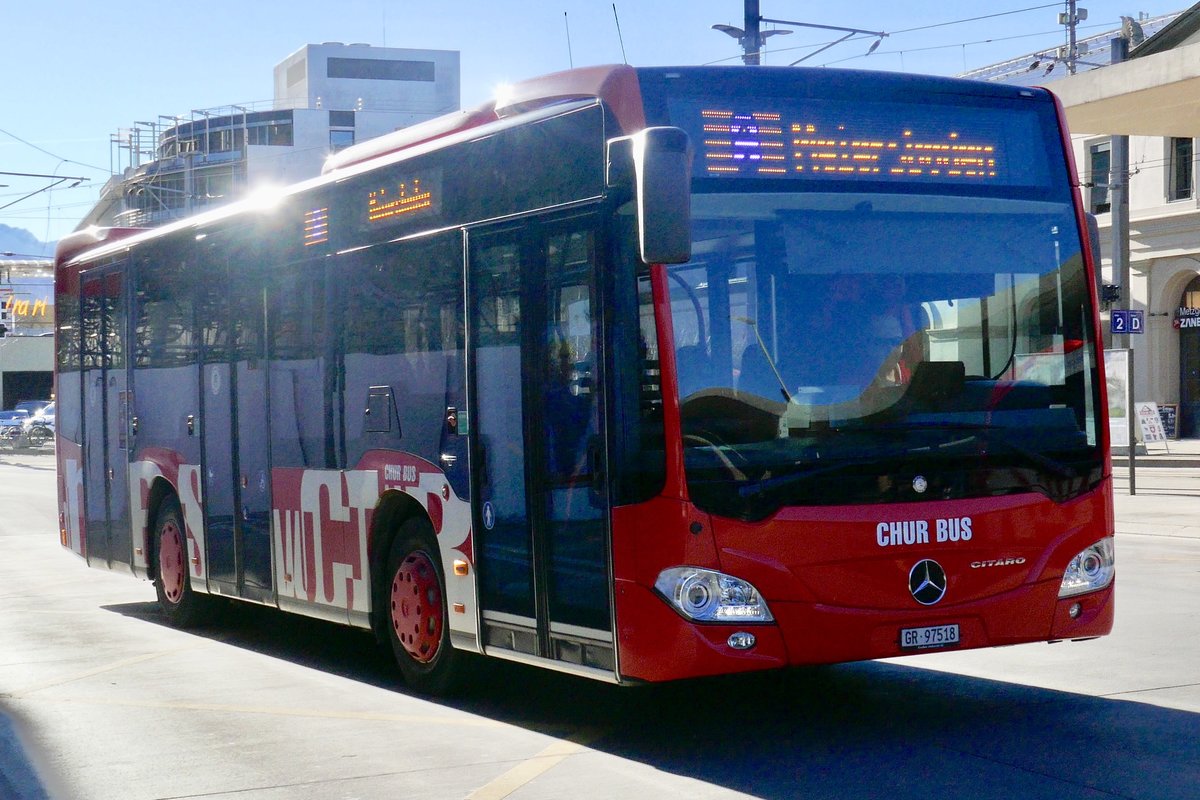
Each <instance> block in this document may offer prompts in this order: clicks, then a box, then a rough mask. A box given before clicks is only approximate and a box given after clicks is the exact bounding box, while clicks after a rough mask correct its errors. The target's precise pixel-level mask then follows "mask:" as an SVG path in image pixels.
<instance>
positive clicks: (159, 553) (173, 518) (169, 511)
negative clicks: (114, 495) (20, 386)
mask: <svg viewBox="0 0 1200 800" xmlns="http://www.w3.org/2000/svg"><path fill="white" fill-rule="evenodd" d="M185 530H186V529H185V528H184V525H183V513H182V512H181V511H180V509H179V499H178V498H177V497H175V495H170V496H169V497H165V498H163V501H162V503H161V504H160V505H159V507H158V514H157V515H156V516H155V518H154V558H155V565H154V567H155V569H154V589H155V592H156V593H157V594H158V606H159V608H161V609H162V612H163V616H165V617H166V618H167V621H168V622H170V623H171V625H173V626H174V627H176V628H192V627H196V626H197V625H201V624H203V623H205V622H207V621H208V620H209V619H211V617H212V607H213V599H212V598H211V597H209V596H208V595H202V594H199V593H198V592H195V591H193V590H192V584H191V581H190V579H189V577H188V557H187V537H186V534H185Z"/></svg>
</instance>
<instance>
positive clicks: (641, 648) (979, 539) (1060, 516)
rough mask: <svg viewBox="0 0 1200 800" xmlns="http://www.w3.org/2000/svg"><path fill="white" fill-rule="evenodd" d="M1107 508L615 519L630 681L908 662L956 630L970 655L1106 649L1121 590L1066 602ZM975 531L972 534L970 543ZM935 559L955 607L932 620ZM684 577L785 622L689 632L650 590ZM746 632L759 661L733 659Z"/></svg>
mask: <svg viewBox="0 0 1200 800" xmlns="http://www.w3.org/2000/svg"><path fill="white" fill-rule="evenodd" d="M1110 498H1111V494H1110V492H1109V486H1108V485H1107V483H1106V485H1104V486H1101V487H1100V488H1098V489H1097V490H1095V491H1092V492H1089V493H1088V494H1086V495H1084V496H1083V497H1081V498H1078V499H1076V500H1073V501H1071V502H1068V503H1063V504H1061V505H1059V504H1055V503H1054V502H1052V501H1050V500H1048V499H1046V498H1045V497H1043V496H1041V495H1038V494H1025V495H1013V496H1008V497H999V498H984V499H976V500H962V501H953V502H928V503H908V504H903V505H879V506H830V507H815V508H786V509H783V510H781V511H780V512H779V513H777V514H776V515H775V516H774V517H771V518H770V519H767V520H764V521H762V522H758V523H744V522H738V521H734V520H726V519H719V518H715V519H714V518H709V517H708V516H707V515H705V514H703V513H701V512H697V511H696V510H695V509H694V508H693V507H691V505H690V504H688V503H676V502H672V501H665V500H661V499H660V500H656V501H653V502H651V503H647V504H645V505H644V506H639V507H636V508H625V509H618V510H617V511H616V513H614V518H613V521H614V535H613V539H614V542H615V543H617V545H618V549H617V551H616V553H615V558H614V567H615V572H616V577H617V586H616V598H617V622H618V632H619V634H618V635H619V642H620V648H621V668H622V674H623V675H624V676H625V677H629V678H638V679H642V680H652V681H654V680H670V679H676V678H686V677H696V676H701V675H717V674H723V673H730V672H739V671H746V670H756V669H766V668H776V667H785V666H795V665H801V664H824V663H836V662H841V661H857V660H863V659H873V658H886V657H891V656H900V655H905V654H911V653H912V652H914V651H911V650H908V651H906V650H903V649H901V647H900V642H899V632H900V629H901V628H904V627H921V626H929V625H941V624H949V623H957V624H958V625H959V626H960V633H961V641H960V642H959V643H958V644H957V645H955V646H954V647H956V648H958V649H969V648H977V647H992V646H999V645H1008V644H1018V643H1022V642H1038V641H1051V640H1056V639H1081V638H1090V637H1095V636H1101V635H1104V634H1107V633H1108V632H1110V631H1111V629H1112V624H1113V593H1114V587H1113V585H1111V584H1110V586H1109V587H1108V588H1107V589H1105V590H1102V591H1098V592H1093V593H1090V594H1086V595H1081V596H1079V597H1073V598H1067V599H1064V600H1059V599H1058V590H1059V585H1060V584H1061V581H1062V576H1063V572H1064V570H1065V569H1066V567H1067V565H1068V563H1069V562H1070V561H1071V559H1072V558H1074V557H1075V555H1077V554H1078V553H1079V552H1080V551H1081V550H1083V549H1085V548H1086V547H1088V546H1089V545H1091V544H1093V543H1095V542H1096V541H1098V540H1100V539H1102V538H1104V537H1105V536H1107V535H1110V533H1111V531H1112V526H1113V516H1112V514H1113V510H1112V503H1111V499H1110ZM964 518H965V519H969V521H970V522H969V531H970V538H969V539H966V540H964V539H963V536H964V531H965V530H968V528H966V527H964V526H963V524H962V520H963V519H964ZM939 520H942V521H945V524H942V525H940V526H939V524H938V521H939ZM951 520H958V521H959V522H958V525H957V526H955V525H953V524H951V523H950V521H951ZM921 521H924V522H925V523H926V526H925V527H924V530H926V531H927V537H922V536H920V535H919V534H917V533H916V531H919V530H922V529H921V528H916V527H914V526H911V525H910V526H903V525H897V526H896V528H895V530H897V531H905V532H908V533H909V534H910V535H911V536H912V538H916V539H918V540H922V539H925V538H927V541H917V542H914V543H912V544H906V543H904V541H903V539H904V534H900V535H899V536H898V539H899V541H898V542H897V543H894V544H893V543H892V537H891V533H890V531H891V530H892V528H890V527H888V528H887V529H886V531H881V525H882V526H890V525H892V524H893V523H917V522H921ZM684 531H687V533H686V534H684ZM939 531H941V532H942V534H943V537H944V539H945V540H944V541H938V538H939ZM952 536H953V537H954V539H956V540H951V537H952ZM881 538H882V539H883V540H886V541H887V544H880V541H881ZM925 558H932V559H934V560H936V561H937V562H938V563H939V564H941V565H942V567H944V568H945V571H946V574H947V587H946V594H945V597H944V598H943V599H942V600H941V601H940V602H939V603H937V604H935V605H932V606H922V605H920V604H919V603H918V602H917V601H916V600H914V599H913V596H912V594H911V593H910V591H909V572H910V571H911V570H912V568H913V566H914V565H915V564H916V563H917V562H918V561H921V560H922V559H925ZM714 559H715V561H716V562H717V563H715V564H714V563H713V561H714ZM680 564H689V565H693V566H702V567H709V568H716V569H720V570H721V571H722V572H725V573H727V574H730V575H734V576H737V577H739V578H742V579H744V580H747V581H749V582H750V583H752V584H753V585H754V586H755V587H756V588H757V589H758V590H759V591H760V592H761V593H762V595H763V597H764V599H765V600H766V603H767V606H768V607H769V608H770V610H771V612H772V614H773V615H774V617H775V622H774V623H770V624H761V623H760V624H744V625H740V626H739V625H713V624H696V623H693V622H690V621H688V620H685V619H684V618H683V617H682V616H681V615H680V614H678V613H676V612H675V611H674V609H673V608H672V607H671V606H669V605H668V604H667V602H666V601H665V600H663V599H662V598H661V597H659V596H658V594H657V593H655V591H654V589H653V585H654V579H655V577H656V576H657V574H658V572H659V571H660V570H661V569H664V568H666V567H670V566H675V565H680ZM1076 604H1079V606H1080V609H1079V611H1078V612H1077V614H1076V616H1075V617H1074V618H1072V617H1071V616H1070V613H1069V612H1070V609H1071V607H1072V606H1074V605H1076ZM737 631H748V632H750V633H753V634H754V635H755V637H756V638H757V640H758V643H757V644H756V646H755V647H753V648H751V649H750V650H745V651H739V650H735V649H734V648H732V647H730V646H729V645H728V644H727V643H726V640H727V639H728V638H729V636H730V634H732V633H734V632H737Z"/></svg>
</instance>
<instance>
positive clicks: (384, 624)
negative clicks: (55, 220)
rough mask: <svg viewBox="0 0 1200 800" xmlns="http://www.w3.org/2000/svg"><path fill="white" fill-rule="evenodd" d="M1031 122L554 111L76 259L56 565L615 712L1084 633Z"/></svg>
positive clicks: (627, 92) (699, 79)
mask: <svg viewBox="0 0 1200 800" xmlns="http://www.w3.org/2000/svg"><path fill="white" fill-rule="evenodd" d="M1075 186H1076V179H1075V173H1074V167H1073V164H1072V162H1071V156H1070V153H1069V148H1068V146H1067V137H1066V133H1065V130H1064V126H1063V120H1062V113H1061V109H1060V108H1059V106H1058V104H1057V103H1056V101H1055V100H1054V98H1053V97H1052V95H1050V94H1049V93H1048V92H1045V91H1042V90H1038V89H1027V88H1021V87H1010V86H1000V85H993V84H982V83H971V82H964V81H959V80H951V79H941V78H926V77H917V76H912V75H903V74H886V73H868V72H855V71H840V70H829V69H822V70H804V69H776V68H742V67H738V68H701V67H687V68H673V69H668V68H653V69H635V68H631V67H627V66H616V67H597V68H588V69H580V70H573V71H570V72H565V73H560V74H557V75H552V76H548V77H545V78H540V79H537V80H532V81H529V82H526V83H522V84H518V85H516V86H514V87H512V88H511V91H509V92H507V93H506V94H505V96H504V97H502V98H499V99H497V101H496V102H495V103H494V104H490V105H489V106H487V107H486V108H483V109H477V110H475V111H472V112H470V113H459V114H454V115H451V116H448V117H445V118H442V119H440V120H436V121H434V122H432V123H426V124H422V125H418V126H415V127H413V128H410V129H406V130H403V131H399V132H397V133H395V134H392V135H388V136H385V137H381V138H379V139H377V140H374V141H371V142H366V143H363V144H361V145H359V146H357V147H353V148H350V149H348V150H346V151H343V152H342V153H339V154H337V155H336V156H334V157H333V158H332V159H331V160H330V162H329V164H328V166H327V168H326V170H325V174H323V175H322V176H321V177H319V178H316V179H313V180H311V181H308V182H306V183H303V184H300V185H297V186H293V187H291V188H289V189H287V190H285V191H283V192H281V193H280V194H279V196H278V197H276V198H274V201H273V202H272V203H263V202H261V201H246V202H242V203H239V204H236V205H232V206H230V207H228V208H226V209H223V210H218V211H214V212H211V213H205V214H202V215H199V216H196V217H193V218H189V219H186V220H183V221H180V222H176V223H173V224H170V225H168V226H165V227H163V228H160V229H155V230H151V231H130V230H107V231H96V230H92V231H84V232H80V233H78V234H75V235H74V236H73V238H71V239H70V240H69V241H65V242H64V243H63V244H62V245H61V246H60V252H59V258H58V272H57V285H56V297H57V317H58V321H57V325H58V331H57V335H58V338H57V354H58V355H57V362H58V372H57V381H58V384H57V391H58V403H59V413H58V426H57V436H58V439H57V444H58V462H59V463H58V466H59V496H60V523H61V536H62V543H63V545H64V546H66V547H68V548H70V549H71V550H73V551H74V552H75V553H77V554H78V555H80V556H81V557H83V558H84V559H85V560H86V562H87V563H88V564H89V565H90V566H94V567H100V568H106V569H111V570H119V571H123V572H131V573H132V574H133V575H135V576H138V577H141V578H145V579H150V580H152V581H154V583H155V585H156V588H157V593H158V598H159V602H160V604H161V606H162V609H163V611H164V613H165V615H166V617H167V618H168V619H169V620H171V621H172V622H174V623H176V624H178V625H181V626H186V625H189V624H192V623H194V622H196V621H197V620H199V619H201V618H203V616H204V615H205V613H206V612H207V611H208V610H209V609H210V608H211V606H212V604H213V603H214V600H215V598H218V597H223V598H236V599H238V600H242V601H247V602H251V603H259V604H264V605H268V606H275V607H278V608H280V609H283V610H286V611H292V612H297V613H301V614H307V615H311V616H316V617H322V618H325V619H329V620H335V621H337V622H340V623H344V624H348V625H352V626H358V627H361V628H364V629H369V630H372V631H374V632H375V633H376V635H377V636H378V637H379V638H380V639H381V641H383V642H385V643H388V644H390V647H391V650H392V651H393V652H394V654H395V657H396V660H397V663H398V664H399V667H400V670H401V671H402V673H403V675H404V677H405V678H406V680H407V681H409V682H410V683H411V684H412V685H414V686H416V687H418V688H421V689H423V690H427V691H444V690H446V689H448V688H449V687H450V686H451V685H452V684H453V682H454V679H455V678H456V676H458V675H460V674H461V672H462V670H461V667H462V661H463V660H464V654H468V653H476V654H484V655H489V656H497V657H501V658H507V659H513V660H517V661H523V662H527V663H531V664H537V665H542V666H546V667H551V668H554V669H559V670H564V671H568V672H572V673H576V674H579V675H585V676H588V677H593V678H599V679H603V680H608V681H613V682H619V683H630V682H639V681H664V680H672V679H678V678H686V677H692V676H700V675H714V674H725V673H737V672H743V671H750V670H763V669H773V668H781V667H787V666H790V665H798V664H812V663H831V662H840V661H848V660H857V659H872V658H880V657H888V656H898V655H903V654H909V653H922V652H930V651H936V650H945V649H953V648H978V647H988V646H994V645H1006V644H1015V643H1019V642H1033V641H1053V640H1061V639H1085V638H1091V637H1096V636H1100V635H1103V634H1106V633H1108V632H1109V631H1110V629H1111V627H1112V621H1113V591H1114V586H1113V577H1114V563H1113V507H1112V494H1111V481H1112V477H1111V459H1110V456H1109V452H1108V441H1107V431H1108V425H1107V421H1106V416H1105V415H1106V410H1105V409H1106V399H1105V390H1104V386H1105V382H1104V376H1103V372H1102V367H1101V363H1102V359H1101V358H1100V350H1101V347H1100V336H1099V328H1098V322H1097V320H1098V313H1097V300H1096V291H1095V273H1094V266H1093V263H1092V255H1091V248H1090V246H1089V240H1088V236H1087V234H1086V228H1085V220H1084V215H1083V213H1082V211H1081V206H1080V200H1079V195H1078V191H1077V190H1076V189H1075V188H1074V187H1075Z"/></svg>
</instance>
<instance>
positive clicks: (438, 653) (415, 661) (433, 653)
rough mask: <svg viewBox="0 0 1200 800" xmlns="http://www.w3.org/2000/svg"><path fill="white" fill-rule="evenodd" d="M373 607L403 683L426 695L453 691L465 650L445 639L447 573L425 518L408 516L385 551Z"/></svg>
mask: <svg viewBox="0 0 1200 800" xmlns="http://www.w3.org/2000/svg"><path fill="white" fill-rule="evenodd" d="M381 577H382V581H381V584H380V587H379V589H380V591H379V595H378V596H379V599H380V603H379V605H378V606H377V607H378V608H379V610H380V614H381V617H382V619H381V625H382V627H383V628H384V636H385V637H386V638H387V641H388V643H389V644H390V645H391V650H392V656H393V657H394V658H395V660H396V665H397V666H398V667H399V668H400V673H401V674H402V675H403V676H404V682H405V683H407V684H408V685H409V686H410V687H412V688H413V689H415V690H417V691H419V692H422V693H425V694H431V695H445V694H449V693H452V692H454V691H456V690H457V689H458V688H459V686H460V685H461V681H462V679H463V677H464V671H465V670H464V663H463V662H464V660H465V655H466V654H464V653H462V652H460V651H456V650H455V649H454V648H453V647H452V646H451V644H450V625H449V622H450V618H449V613H448V608H447V605H446V577H445V575H444V574H443V571H442V560H441V556H440V555H439V553H438V548H437V539H436V538H435V537H434V533H433V528H432V526H430V524H429V522H428V520H425V519H423V518H410V519H408V520H406V521H405V522H404V523H403V524H402V525H401V526H400V530H399V531H397V532H396V538H395V539H393V540H392V546H391V549H390V550H389V552H388V557H387V562H386V568H385V569H384V572H383V575H382V576H381Z"/></svg>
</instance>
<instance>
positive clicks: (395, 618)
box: [392, 552, 442, 664]
mask: <svg viewBox="0 0 1200 800" xmlns="http://www.w3.org/2000/svg"><path fill="white" fill-rule="evenodd" d="M392 629H393V630H395V632H396V638H397V639H399V640H400V644H401V645H403V646H404V649H405V651H406V652H407V653H408V654H409V655H410V656H412V659H413V661H417V662H419V663H421V664H428V663H429V662H430V661H432V660H433V659H434V657H435V656H436V655H437V652H438V645H439V644H441V641H442V588H441V585H440V584H439V583H438V577H437V570H435V569H434V568H433V562H432V561H430V560H429V556H427V555H425V553H423V552H415V553H409V554H408V556H407V557H406V558H405V559H404V561H402V562H400V566H399V567H398V568H397V569H396V574H395V576H393V578H392Z"/></svg>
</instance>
